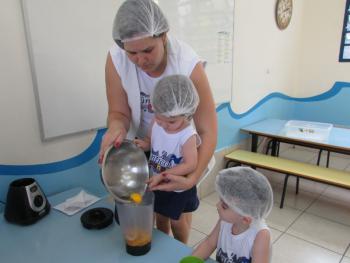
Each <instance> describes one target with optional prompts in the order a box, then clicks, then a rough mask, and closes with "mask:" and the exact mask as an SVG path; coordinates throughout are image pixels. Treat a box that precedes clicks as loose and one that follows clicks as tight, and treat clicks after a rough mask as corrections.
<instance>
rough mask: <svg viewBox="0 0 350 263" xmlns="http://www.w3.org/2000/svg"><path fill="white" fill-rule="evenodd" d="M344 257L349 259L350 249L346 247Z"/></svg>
mask: <svg viewBox="0 0 350 263" xmlns="http://www.w3.org/2000/svg"><path fill="white" fill-rule="evenodd" d="M345 256H347V257H350V247H348V250H347V251H346V253H345Z"/></svg>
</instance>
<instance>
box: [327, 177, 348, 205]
mask: <svg viewBox="0 0 350 263" xmlns="http://www.w3.org/2000/svg"><path fill="white" fill-rule="evenodd" d="M349 176H350V174H349ZM321 197H324V198H327V199H328V198H329V199H333V200H336V201H339V202H344V203H345V204H349V207H350V190H349V189H344V188H340V187H335V186H329V187H328V188H327V189H326V190H325V191H324V192H323V193H322V195H321Z"/></svg>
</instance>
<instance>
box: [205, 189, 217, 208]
mask: <svg viewBox="0 0 350 263" xmlns="http://www.w3.org/2000/svg"><path fill="white" fill-rule="evenodd" d="M219 200H220V199H219V196H218V194H217V193H216V192H213V193H211V194H210V195H208V196H206V197H204V198H203V199H202V200H201V201H203V202H206V203H208V204H209V205H212V206H215V207H216V204H217V203H218V202H219Z"/></svg>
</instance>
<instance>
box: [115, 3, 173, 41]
mask: <svg viewBox="0 0 350 263" xmlns="http://www.w3.org/2000/svg"><path fill="white" fill-rule="evenodd" d="M167 31H169V25H168V21H167V19H166V18H165V16H164V14H163V12H162V10H161V9H160V8H159V6H158V5H157V4H156V3H154V2H153V1H152V0H126V1H125V2H124V3H123V4H122V5H121V6H120V8H119V10H118V12H117V15H116V16H115V18H114V23H113V33H112V34H113V39H114V40H115V41H116V43H117V44H118V45H119V46H120V47H122V48H123V43H124V42H128V41H131V40H136V39H141V38H145V37H153V36H159V35H160V34H162V33H164V32H167Z"/></svg>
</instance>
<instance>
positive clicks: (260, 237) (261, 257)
mask: <svg viewBox="0 0 350 263" xmlns="http://www.w3.org/2000/svg"><path fill="white" fill-rule="evenodd" d="M270 240H271V237H270V231H269V230H267V229H263V230H260V231H259V233H258V234H257V235H256V237H255V240H254V245H253V249H252V263H268V262H270V242H271V241H270Z"/></svg>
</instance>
